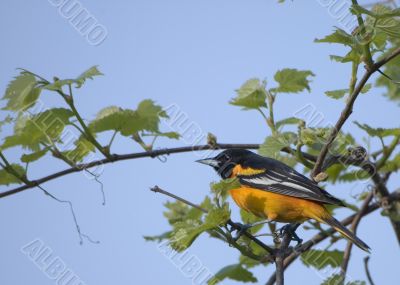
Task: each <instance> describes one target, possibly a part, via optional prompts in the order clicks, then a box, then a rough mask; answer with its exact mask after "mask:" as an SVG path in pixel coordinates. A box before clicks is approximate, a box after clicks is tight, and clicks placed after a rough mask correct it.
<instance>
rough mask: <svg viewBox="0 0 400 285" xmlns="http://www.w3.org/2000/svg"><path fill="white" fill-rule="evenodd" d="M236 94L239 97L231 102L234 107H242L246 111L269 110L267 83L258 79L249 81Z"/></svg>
mask: <svg viewBox="0 0 400 285" xmlns="http://www.w3.org/2000/svg"><path fill="white" fill-rule="evenodd" d="M236 93H237V96H236V97H235V98H233V99H232V100H231V101H230V102H229V103H230V104H232V105H235V106H241V107H244V108H245V109H258V108H261V107H265V108H267V104H266V102H265V100H266V98H267V93H266V90H265V83H262V82H260V80H259V79H257V78H253V79H249V80H247V81H246V82H245V83H244V84H243V85H242V86H241V87H240V88H239V89H238V90H236Z"/></svg>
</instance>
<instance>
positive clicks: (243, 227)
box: [229, 223, 252, 241]
mask: <svg viewBox="0 0 400 285" xmlns="http://www.w3.org/2000/svg"><path fill="white" fill-rule="evenodd" d="M234 224H235V225H234V226H231V228H230V229H229V231H230V232H231V233H232V232H234V231H236V235H235V236H234V237H233V240H234V241H237V240H238V239H239V238H240V237H241V236H242V235H243V234H244V233H245V232H246V231H247V230H248V229H250V228H251V227H252V225H251V224H242V223H234Z"/></svg>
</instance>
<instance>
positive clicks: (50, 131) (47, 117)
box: [1, 108, 73, 151]
mask: <svg viewBox="0 0 400 285" xmlns="http://www.w3.org/2000/svg"><path fill="white" fill-rule="evenodd" d="M72 116H73V113H72V111H70V110H68V109H65V108H53V109H48V110H46V111H44V112H41V113H38V114H35V115H33V116H30V117H27V116H21V117H20V119H19V120H20V122H18V127H17V128H16V129H15V132H14V134H13V135H11V136H8V137H6V138H5V139H4V143H3V145H2V146H1V147H2V149H6V148H10V147H15V146H22V147H23V148H29V149H31V150H33V151H39V150H40V147H39V146H40V143H41V142H43V143H48V142H49V141H52V142H58V141H59V137H60V135H61V133H62V131H63V130H64V128H65V126H66V125H68V124H70V122H69V118H70V117H72Z"/></svg>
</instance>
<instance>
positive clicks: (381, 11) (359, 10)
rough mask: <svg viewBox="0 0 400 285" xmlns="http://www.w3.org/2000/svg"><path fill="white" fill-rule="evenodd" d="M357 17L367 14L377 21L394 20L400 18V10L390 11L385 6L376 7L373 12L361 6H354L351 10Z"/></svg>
mask: <svg viewBox="0 0 400 285" xmlns="http://www.w3.org/2000/svg"><path fill="white" fill-rule="evenodd" d="M350 11H351V12H352V13H353V14H355V15H361V14H365V15H368V16H371V17H373V18H376V19H384V18H392V17H399V16H400V8H396V9H390V8H389V7H387V6H384V5H379V4H378V5H375V6H374V7H373V9H372V11H370V10H368V9H366V8H364V7H362V6H360V5H355V4H353V5H352V6H351V10H350Z"/></svg>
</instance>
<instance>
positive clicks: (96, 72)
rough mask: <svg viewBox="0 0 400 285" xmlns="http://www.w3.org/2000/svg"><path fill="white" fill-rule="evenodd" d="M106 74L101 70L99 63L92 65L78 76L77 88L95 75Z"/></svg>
mask: <svg viewBox="0 0 400 285" xmlns="http://www.w3.org/2000/svg"><path fill="white" fill-rule="evenodd" d="M100 75H104V74H103V73H101V72H100V71H99V69H98V68H97V65H95V66H92V67H91V68H89V69H88V70H86V71H85V72H83V73H82V74H81V75H79V76H78V77H77V78H76V80H75V81H76V88H80V87H81V86H82V85H83V84H84V83H85V81H86V80H87V79H93V77H95V76H100Z"/></svg>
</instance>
